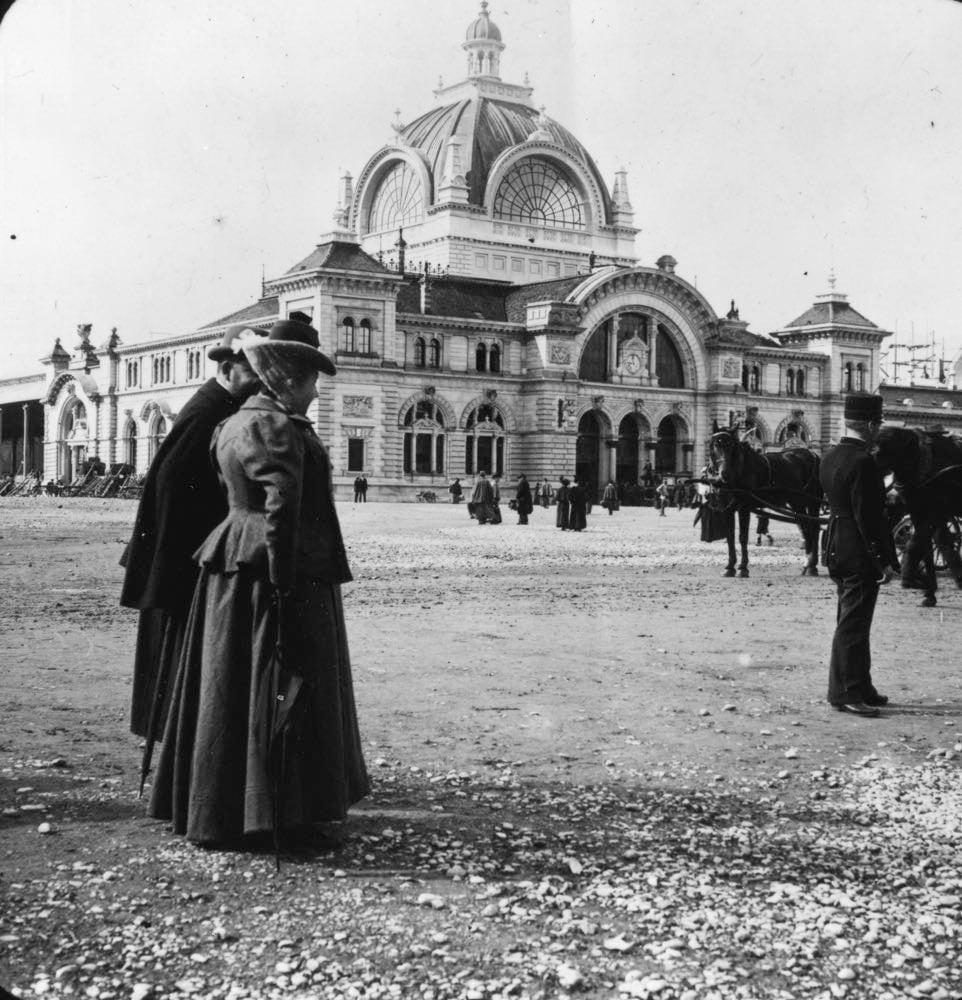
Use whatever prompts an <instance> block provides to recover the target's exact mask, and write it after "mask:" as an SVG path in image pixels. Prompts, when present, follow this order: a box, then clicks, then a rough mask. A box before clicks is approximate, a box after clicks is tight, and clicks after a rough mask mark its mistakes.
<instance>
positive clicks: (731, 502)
mask: <svg viewBox="0 0 962 1000" xmlns="http://www.w3.org/2000/svg"><path fill="white" fill-rule="evenodd" d="M716 438H728V439H729V440H731V441H732V443H733V445H734V447H733V449H732V451H733V452H734V450H735V449H736V448H737V447H738V445H739V444H740V443H741V442H739V441H738V439H737V438H735V437H734V436H733V435H732V433H731V431H728V430H721V431H716V432H715V433H714V434H712V436H711V438H710V439H709V441H714V440H715V439H716ZM709 452H711V448H709ZM756 454H757V456H758V458H759V459H760V460H761V461H762V462H764V464H765V468H766V470H767V476H766V480H767V481H766V483H765V484H764V485H763V486H760V487H756V488H755V489H747V488H744V487H738V486H728V485H725V484H724V483H721V485H720V486H719V485H718V483H717V482H716V483H712V484H711V485H715V486H716V487H718V489H719V490H720V491H721V492H722V493H727V494H729V499H728V501H727V502H726V504H725V506H724V507H722V508H721V509H722V510H730V509H731V508H732V507H735V506H738V505H739V504H746V506H748V507H749V508H750V509H751V511H752V513H753V514H756V515H758V514H764V515H766V516H768V517H770V518H771V519H772V520H773V521H785V522H787V523H790V524H797V523H798V522H799V521H816V522H818V524H819V525H820V526H822V527H824V526H825V525H826V524H827V523H828V519H827V518H824V517H819V516H814V515H811V514H803V513H801V512H800V511H796V510H795V509H794V508H792V507H776V506H774V505H773V504H771V503H770V502H769V501H768V500H767V499H766V498H765V497H764V496H762V495H760V493H759V492H758V491H759V490H763V491H777V492H778V493H780V494H782V495H789V494H790V495H794V496H797V497H801V498H803V499H804V500H806V501H808V502H809V503H811V502H813V501H814V500H817V499H818V492H817V491H816V490H813V491H811V492H809V491H807V490H797V489H794V488H792V487H789V486H776V485H775V470H774V469H773V467H772V461H771V458H770V457H769V456H768V455H767V454H765V453H764V452H761V453H756ZM713 459H714V456H713ZM713 464H714V461H713Z"/></svg>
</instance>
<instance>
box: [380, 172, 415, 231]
mask: <svg viewBox="0 0 962 1000" xmlns="http://www.w3.org/2000/svg"><path fill="white" fill-rule="evenodd" d="M423 215H424V196H423V195H422V193H421V182H420V180H419V179H418V176H417V174H416V173H415V172H414V171H413V170H412V169H411V167H409V166H408V164H407V163H398V164H397V165H396V166H395V167H393V168H392V169H391V170H390V171H388V173H387V174H386V175H385V177H384V179H383V180H382V181H381V183H380V184H379V185H378V188H377V191H376V192H375V194H374V198H373V200H372V201H371V212H370V215H369V216H368V231H369V232H372V233H377V232H383V231H384V230H394V229H397V228H398V227H399V226H406V225H410V224H413V223H415V222H420V221H421V219H422V217H423Z"/></svg>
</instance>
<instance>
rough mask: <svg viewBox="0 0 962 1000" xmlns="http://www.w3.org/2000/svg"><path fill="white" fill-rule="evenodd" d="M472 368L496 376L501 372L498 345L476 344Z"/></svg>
mask: <svg viewBox="0 0 962 1000" xmlns="http://www.w3.org/2000/svg"><path fill="white" fill-rule="evenodd" d="M474 368H475V371H479V372H491V373H492V374H495V375H497V374H498V373H499V372H500V371H501V348H500V346H499V345H498V344H485V343H484V342H482V343H480V344H478V346H477V347H476V348H475V351H474Z"/></svg>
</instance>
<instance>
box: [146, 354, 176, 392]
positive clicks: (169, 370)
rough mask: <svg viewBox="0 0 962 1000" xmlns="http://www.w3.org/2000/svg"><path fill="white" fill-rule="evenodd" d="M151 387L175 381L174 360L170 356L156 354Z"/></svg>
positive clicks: (152, 366) (153, 361) (151, 371)
mask: <svg viewBox="0 0 962 1000" xmlns="http://www.w3.org/2000/svg"><path fill="white" fill-rule="evenodd" d="M150 363H151V369H150V374H151V385H161V384H163V383H165V382H170V381H172V380H173V376H174V359H173V356H172V355H170V354H155V355H154V356H153V357H152V358H151V359H150Z"/></svg>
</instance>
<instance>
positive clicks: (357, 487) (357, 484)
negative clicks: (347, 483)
mask: <svg viewBox="0 0 962 1000" xmlns="http://www.w3.org/2000/svg"><path fill="white" fill-rule="evenodd" d="M362 492H363V487H362V486H361V477H360V476H355V477H354V502H355V503H360V502H361V493H362Z"/></svg>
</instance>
